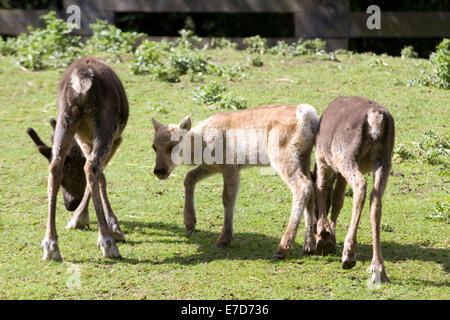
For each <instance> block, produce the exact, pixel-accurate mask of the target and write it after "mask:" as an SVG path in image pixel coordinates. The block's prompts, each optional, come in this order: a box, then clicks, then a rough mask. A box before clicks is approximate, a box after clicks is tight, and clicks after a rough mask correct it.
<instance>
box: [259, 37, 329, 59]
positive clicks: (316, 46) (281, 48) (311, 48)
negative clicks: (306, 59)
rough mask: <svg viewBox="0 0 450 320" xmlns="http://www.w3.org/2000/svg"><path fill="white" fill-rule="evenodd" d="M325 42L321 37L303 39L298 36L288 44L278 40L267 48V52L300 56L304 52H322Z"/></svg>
mask: <svg viewBox="0 0 450 320" xmlns="http://www.w3.org/2000/svg"><path fill="white" fill-rule="evenodd" d="M325 47H326V42H325V41H323V40H321V39H313V40H303V39H302V38H299V39H298V40H297V41H296V42H294V43H292V44H291V45H288V44H287V43H286V42H284V41H278V42H277V44H276V45H275V46H273V47H272V48H270V49H268V50H267V52H268V53H270V54H273V55H279V56H293V57H295V56H301V55H305V54H314V53H321V52H324V50H325Z"/></svg>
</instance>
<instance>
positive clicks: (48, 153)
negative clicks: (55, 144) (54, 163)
mask: <svg viewBox="0 0 450 320" xmlns="http://www.w3.org/2000/svg"><path fill="white" fill-rule="evenodd" d="M27 133H28V135H29V136H30V138H31V140H33V142H34V143H35V144H36V147H37V149H38V151H39V152H40V153H41V154H42V155H43V156H44V157H46V158H47V160H48V161H50V160H51V158H52V148H50V147H49V146H47V145H46V144H45V143H43V142H42V140H41V139H40V138H39V136H38V135H37V133H36V131H34V130H33V128H28V129H27Z"/></svg>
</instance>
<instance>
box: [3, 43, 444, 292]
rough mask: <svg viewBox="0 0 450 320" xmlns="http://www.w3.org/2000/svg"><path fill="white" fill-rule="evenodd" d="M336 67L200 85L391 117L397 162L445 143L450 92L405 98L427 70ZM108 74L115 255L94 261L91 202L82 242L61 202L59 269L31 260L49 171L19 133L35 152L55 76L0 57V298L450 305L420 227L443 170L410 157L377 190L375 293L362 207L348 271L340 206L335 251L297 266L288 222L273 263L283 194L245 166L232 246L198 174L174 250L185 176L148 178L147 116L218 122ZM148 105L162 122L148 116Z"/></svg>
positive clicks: (232, 59)
mask: <svg viewBox="0 0 450 320" xmlns="http://www.w3.org/2000/svg"><path fill="white" fill-rule="evenodd" d="M209 54H210V55H211V56H212V58H213V61H220V62H225V63H230V64H236V63H240V64H244V63H246V61H247V54H246V53H245V52H239V51H233V50H212V51H210V52H209ZM337 57H338V59H339V62H335V61H329V60H326V59H325V57H324V56H323V57H321V56H303V57H297V58H284V57H283V58H281V57H276V56H270V55H263V56H262V60H263V63H264V64H263V66H262V67H258V68H255V67H250V69H249V70H248V71H246V73H248V78H247V79H245V80H241V81H239V82H227V81H226V80H224V79H222V78H218V77H213V76H205V77H204V80H205V81H204V83H208V82H209V81H210V80H215V81H216V82H217V83H219V84H221V85H224V86H227V87H228V88H229V89H228V92H230V93H232V94H233V95H236V96H241V97H243V98H245V99H246V100H247V101H248V103H249V105H251V107H256V106H260V105H265V104H272V103H287V104H294V105H297V104H300V103H310V104H312V105H313V106H315V107H316V108H317V109H318V111H319V112H320V113H321V112H322V111H323V110H324V109H325V108H326V106H327V105H328V104H329V103H330V102H331V101H332V99H334V98H335V97H337V96H339V95H362V96H366V97H368V98H370V99H373V100H375V101H377V102H379V103H381V104H382V105H384V106H385V107H386V108H388V109H389V110H390V112H391V113H392V115H393V116H394V118H395V121H396V143H402V144H404V145H405V146H406V147H407V148H408V149H409V150H413V148H414V143H415V142H418V141H420V139H421V137H422V135H423V133H424V132H425V131H427V130H430V129H431V130H433V131H435V132H439V133H447V134H448V133H449V119H450V96H449V91H445V90H439V89H435V88H424V87H407V86H406V83H407V82H408V81H409V80H410V79H412V78H415V77H418V76H419V75H420V72H421V70H426V71H429V68H430V67H429V66H428V64H427V62H426V60H423V59H405V60H402V59H401V58H393V57H388V56H374V55H369V54H353V55H350V56H347V55H338V56H337ZM111 66H112V67H113V68H114V70H116V71H117V73H118V74H119V76H120V78H121V79H122V81H123V83H124V85H125V87H126V91H127V94H128V99H129V102H130V118H129V122H128V126H127V128H126V129H125V132H124V142H123V144H122V146H121V148H120V149H119V151H118V153H117V154H116V156H115V158H113V160H112V161H111V163H110V165H109V166H108V168H107V169H106V171H105V173H106V176H107V181H108V191H109V196H110V201H111V205H112V207H113V209H114V210H115V213H116V215H117V216H118V218H119V220H120V222H121V226H122V230H123V231H124V232H125V235H126V239H127V242H126V243H121V244H119V250H120V253H121V255H122V256H123V259H122V260H117V261H113V260H108V259H103V258H102V257H101V251H100V250H99V249H97V247H96V241H97V225H96V223H95V213H94V211H93V205H92V204H91V205H90V217H91V229H90V230H88V231H79V230H70V231H68V230H66V229H65V228H64V227H65V225H66V224H67V222H68V221H69V218H70V213H69V212H67V211H66V210H65V209H64V206H63V204H62V200H61V199H62V197H61V194H60V195H59V197H58V207H57V230H58V235H59V246H60V250H61V254H62V257H63V260H64V261H63V262H62V263H57V262H44V261H42V260H41V257H42V250H41V249H40V243H41V241H42V238H43V237H44V233H45V223H46V217H47V196H46V194H47V190H46V188H47V168H48V163H47V161H46V160H45V159H44V158H43V157H42V156H41V155H40V154H38V153H37V151H36V150H35V148H34V145H33V143H32V142H31V140H30V139H29V137H28V136H27V135H26V132H25V130H26V128H27V127H29V126H31V127H33V128H35V129H36V130H37V132H38V133H39V134H40V135H41V137H42V138H43V139H45V141H47V142H48V138H49V136H50V134H51V127H50V126H49V125H48V120H49V119H50V118H51V117H55V116H56V96H57V89H58V82H59V77H60V76H61V74H62V72H63V70H44V71H40V72H31V71H24V70H22V69H21V68H20V67H19V66H17V65H16V64H15V61H14V60H13V59H12V58H0V87H1V94H0V106H1V108H0V123H1V127H0V137H1V140H0V299H94V298H95V299H450V290H449V269H450V267H449V260H450V249H449V247H450V245H449V235H450V228H449V224H447V223H445V222H439V221H432V220H429V219H426V218H425V217H426V216H427V215H429V214H430V213H433V208H434V207H435V206H436V203H437V202H444V201H447V202H448V201H449V181H450V177H449V171H448V166H447V167H445V166H443V165H434V166H432V165H429V164H424V163H421V162H418V161H417V160H415V159H408V160H404V161H402V162H395V163H394V166H393V169H392V170H393V172H394V174H395V173H402V174H403V175H404V177H402V176H401V175H397V176H396V175H393V176H391V177H390V180H389V183H388V186H387V189H386V193H385V196H384V199H383V200H384V201H383V217H382V223H383V225H384V227H383V228H382V234H381V238H382V252H383V256H384V259H385V266H386V270H387V273H388V276H389V278H390V281H391V282H390V283H388V284H384V285H382V286H381V287H380V288H368V286H367V280H368V278H369V272H368V268H369V265H370V261H371V255H372V247H371V233H370V222H369V218H368V200H367V201H366V205H365V208H364V212H363V215H362V218H361V223H360V227H359V232H358V242H359V244H358V262H357V264H356V266H355V267H354V268H353V269H351V270H343V269H341V266H340V251H341V250H342V245H343V240H344V237H345V234H346V228H347V226H348V225H349V223H350V211H351V198H349V197H346V201H345V204H344V208H343V209H342V213H341V216H340V217H339V220H338V226H337V243H338V254H336V255H331V256H328V257H319V256H306V255H303V254H302V253H301V247H302V245H303V238H304V224H303V223H302V224H301V225H300V228H299V232H298V236H297V241H296V243H295V247H294V250H293V252H292V253H291V254H290V255H289V257H288V258H287V259H285V260H283V261H276V260H271V259H270V257H271V256H272V254H273V253H274V252H275V250H276V247H277V245H278V242H279V240H280V237H281V235H282V233H283V231H284V229H285V227H286V225H287V222H288V219H289V214H290V205H291V195H290V192H289V190H288V188H287V186H286V185H285V184H284V183H283V182H282V181H281V179H280V178H279V177H278V176H264V175H261V174H260V171H259V170H260V169H257V168H253V169H248V170H246V171H243V172H242V182H241V188H240V194H239V198H238V202H237V209H236V216H235V236H234V239H233V241H232V242H231V246H230V247H229V248H226V249H215V248H212V244H213V243H215V241H216V239H217V237H218V235H219V233H220V230H221V226H222V219H223V208H222V200H221V191H222V178H221V177H220V176H215V177H211V178H209V179H207V180H205V181H203V182H201V183H200V184H199V186H198V187H197V190H196V207H197V220H198V224H197V231H196V232H195V233H194V234H193V235H192V236H191V237H190V238H189V239H187V238H185V230H184V225H183V216H182V209H183V200H184V193H183V189H184V187H183V178H184V175H185V173H186V172H187V171H188V170H189V167H179V168H177V169H176V170H175V172H174V174H173V176H171V177H170V178H169V179H168V180H166V181H159V180H158V179H157V178H156V177H155V176H154V175H153V174H152V171H153V166H154V152H153V151H152V149H151V141H152V138H153V128H152V125H151V117H152V116H154V117H156V118H157V119H158V120H159V121H161V122H172V123H178V122H179V121H180V120H181V119H182V118H183V117H184V116H186V115H191V116H192V119H193V121H194V123H195V121H200V120H202V119H205V118H206V117H208V116H209V115H212V114H214V113H215V112H217V110H214V109H212V108H210V107H207V106H201V105H198V104H196V103H195V102H194V101H193V100H192V97H193V91H194V90H195V88H197V87H198V86H199V85H200V84H201V83H192V82H190V81H189V80H188V78H187V77H186V76H184V77H182V81H181V82H180V83H176V84H172V83H166V82H158V81H151V80H150V79H149V78H148V77H144V76H136V75H133V74H132V73H131V72H130V70H129V68H128V64H127V63H121V64H111ZM157 104H161V105H164V106H165V107H166V110H167V111H168V112H167V113H158V112H156V111H155V108H154V106H155V105H157ZM447 160H448V159H447ZM368 179H369V181H371V177H370V176H369V177H368ZM77 275H79V281H78V280H77ZM74 284H75V285H74Z"/></svg>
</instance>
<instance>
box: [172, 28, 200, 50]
mask: <svg viewBox="0 0 450 320" xmlns="http://www.w3.org/2000/svg"><path fill="white" fill-rule="evenodd" d="M178 33H179V34H180V37H179V38H178V39H177V41H176V43H177V45H178V46H184V47H186V48H188V49H197V46H199V45H200V44H201V43H202V38H200V37H199V36H197V35H196V34H195V33H194V31H192V30H187V29H181V30H180V31H178Z"/></svg>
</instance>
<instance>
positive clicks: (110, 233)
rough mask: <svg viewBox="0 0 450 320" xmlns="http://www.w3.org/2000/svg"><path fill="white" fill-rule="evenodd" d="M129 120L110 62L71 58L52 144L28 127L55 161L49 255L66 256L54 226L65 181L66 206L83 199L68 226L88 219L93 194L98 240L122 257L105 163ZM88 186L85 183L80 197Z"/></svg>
mask: <svg viewBox="0 0 450 320" xmlns="http://www.w3.org/2000/svg"><path fill="white" fill-rule="evenodd" d="M127 120H128V101H127V96H126V93H125V90H124V88H123V85H122V82H121V81H120V79H119V78H118V77H117V75H116V74H115V73H114V71H113V70H112V69H111V68H110V67H109V66H107V65H106V64H105V63H103V62H101V61H99V60H97V59H95V58H83V59H79V60H77V61H75V62H74V63H72V64H71V65H70V66H69V67H68V69H67V70H66V72H65V73H64V74H63V76H62V78H61V82H60V87H59V93H58V121H57V122H56V125H55V126H54V134H53V148H52V150H49V149H50V148H49V147H48V146H46V145H45V144H44V143H43V142H42V141H41V140H40V139H39V137H38V136H37V134H36V133H35V132H34V130H32V129H31V128H30V129H28V134H29V135H30V136H31V138H32V139H33V141H34V142H35V143H36V145H37V146H38V150H39V151H40V152H41V153H42V154H43V155H44V156H46V157H47V158H48V159H49V161H50V167H49V178H48V203H49V207H48V222H47V232H46V235H45V238H44V240H43V242H42V248H43V249H44V257H43V258H44V260H61V255H60V252H59V248H58V242H57V234H56V226H55V214H56V212H55V211H56V196H57V193H58V190H59V186H60V185H62V187H63V193H64V198H65V204H66V208H67V209H69V210H73V208H74V206H76V205H77V203H79V205H78V208H77V210H76V211H75V214H74V215H73V217H72V219H71V221H70V223H69V225H68V228H79V227H84V226H86V225H89V217H88V212H87V208H88V203H89V199H90V197H91V196H92V200H93V203H94V207H95V213H96V215H97V223H98V229H99V238H98V246H99V247H100V248H101V249H102V251H103V255H104V256H105V257H108V258H117V257H120V255H119V250H118V248H117V245H116V243H115V241H118V240H123V233H122V231H121V229H120V226H119V222H118V220H117V218H116V216H115V215H114V212H113V210H112V209H111V206H110V204H109V200H108V196H107V193H106V179H105V176H104V174H103V169H104V168H105V167H106V165H107V164H108V162H109V160H111V158H112V157H113V155H114V153H115V152H116V150H117V148H118V147H119V145H120V143H121V141H122V137H121V135H122V131H123V130H124V128H125V126H126V123H127ZM53 124H55V123H54V122H53ZM74 139H75V141H76V143H75V142H74ZM80 150H81V152H82V153H83V155H84V161H85V163H83V164H82V162H83V159H82V158H83V156H81V154H80V153H79V151H80ZM50 151H51V152H50ZM67 157H68V158H67ZM66 160H67V161H66ZM81 164H82V166H81ZM83 175H85V178H82V176H83ZM77 179H78V180H77ZM83 186H86V187H85V190H84V194H83V196H82V200H80V198H81V194H82V193H81V192H80V188H81V190H83ZM75 189H76V191H74V190H75Z"/></svg>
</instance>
